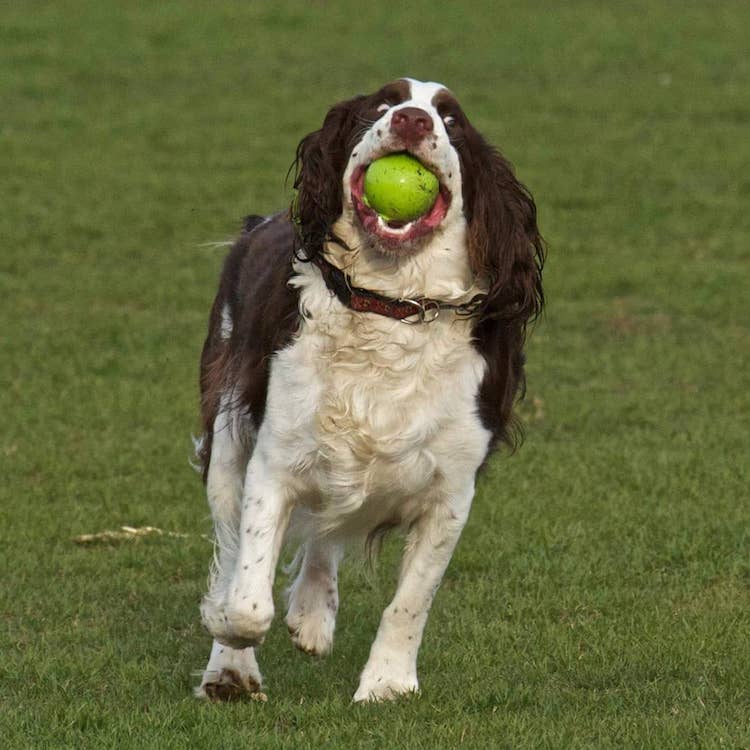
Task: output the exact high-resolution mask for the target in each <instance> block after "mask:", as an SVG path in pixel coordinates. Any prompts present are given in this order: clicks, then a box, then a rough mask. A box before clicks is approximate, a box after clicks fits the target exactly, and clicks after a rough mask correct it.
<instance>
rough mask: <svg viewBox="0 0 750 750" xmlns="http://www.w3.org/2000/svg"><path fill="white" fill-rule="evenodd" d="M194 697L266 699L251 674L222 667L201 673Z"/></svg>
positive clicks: (210, 699) (207, 698)
mask: <svg viewBox="0 0 750 750" xmlns="http://www.w3.org/2000/svg"><path fill="white" fill-rule="evenodd" d="M195 696H196V698H203V699H205V700H209V701H217V702H219V701H221V702H225V703H226V702H229V701H237V700H242V699H245V698H249V699H251V700H258V701H266V700H267V697H266V694H265V693H262V692H261V690H260V683H258V682H256V681H255V680H254V679H253V678H252V677H251V676H249V675H246V676H245V677H243V676H242V675H241V674H240V673H239V672H238V671H237V670H235V669H222V670H220V671H218V672H217V671H209V670H206V671H205V672H204V673H203V680H202V681H201V684H200V685H199V686H198V687H197V688H195Z"/></svg>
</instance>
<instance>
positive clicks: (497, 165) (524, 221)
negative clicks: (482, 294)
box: [464, 131, 545, 330]
mask: <svg viewBox="0 0 750 750" xmlns="http://www.w3.org/2000/svg"><path fill="white" fill-rule="evenodd" d="M471 136H472V137H470V138H467V144H466V145H467V146H468V147H469V148H468V149H467V150H468V152H469V158H470V159H471V162H472V164H471V165H470V166H469V165H467V166H469V169H468V172H469V174H470V175H471V177H470V178H469V180H468V185H467V188H468V189H467V190H466V194H465V196H464V200H465V202H466V209H465V210H466V215H467V219H468V221H469V260H470V262H471V266H472V270H473V271H474V272H475V273H476V274H477V276H478V277H479V278H481V279H484V280H485V281H486V283H487V284H488V286H489V288H488V293H487V301H486V304H485V306H484V310H483V314H484V317H489V318H501V319H504V320H506V321H515V322H517V323H520V324H521V329H522V330H523V327H524V326H525V325H526V323H527V322H528V321H529V320H532V319H534V318H535V317H536V316H538V315H539V313H540V312H541V310H542V306H543V304H544V294H543V292H542V267H543V266H544V257H545V247H544V240H543V239H542V237H541V235H540V233H539V229H538V227H537V224H536V205H535V204H534V199H533V198H532V197H531V194H530V193H529V191H528V190H527V189H526V188H525V187H524V186H523V185H522V184H521V183H520V182H519V181H518V180H517V179H516V177H515V175H514V174H513V167H512V166H511V165H510V163H509V162H508V161H507V160H506V159H505V158H504V157H503V156H502V155H501V154H500V153H498V151H497V150H495V149H494V148H493V147H492V146H490V145H489V144H488V143H486V142H485V141H484V139H483V138H482V137H481V136H480V135H479V134H478V133H476V131H475V132H474V133H472V134H471ZM465 171H467V170H465Z"/></svg>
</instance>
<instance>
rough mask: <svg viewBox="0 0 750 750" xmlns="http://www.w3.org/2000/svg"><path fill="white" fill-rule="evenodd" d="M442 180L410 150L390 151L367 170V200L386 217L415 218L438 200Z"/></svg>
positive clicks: (394, 218) (397, 219) (389, 219)
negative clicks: (410, 153) (403, 151)
mask: <svg viewBox="0 0 750 750" xmlns="http://www.w3.org/2000/svg"><path fill="white" fill-rule="evenodd" d="M439 188H440V183H439V181H438V178H437V177H435V175H434V174H432V172H430V171H429V170H428V169H427V168H426V167H425V166H424V165H423V164H422V163H421V162H419V161H418V160H417V159H415V158H414V157H413V156H409V154H389V155H388V156H384V157H382V158H381V159H377V160H376V161H374V162H372V164H370V166H369V167H368V168H367V172H366V173H365V188H364V199H365V203H366V204H367V205H368V206H369V207H370V208H371V209H373V211H377V212H378V213H379V214H380V215H381V216H382V217H383V219H385V221H413V220H414V219H417V218H419V217H420V216H422V215H423V214H426V213H427V212H428V211H429V210H430V209H431V208H432V206H433V204H434V203H435V198H437V194H438V189H439Z"/></svg>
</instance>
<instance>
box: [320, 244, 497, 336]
mask: <svg viewBox="0 0 750 750" xmlns="http://www.w3.org/2000/svg"><path fill="white" fill-rule="evenodd" d="M313 263H315V265H316V266H317V267H318V268H319V269H320V273H321V275H322V277H323V281H325V284H326V286H327V287H328V289H329V290H330V291H331V292H333V294H334V295H335V296H336V298H337V299H338V301H339V302H341V304H342V305H344V306H345V307H348V308H349V309H350V310H355V311H356V312H369V313H375V314H376V315H383V316H384V317H386V318H395V319H396V320H400V321H401V322H402V323H410V324H414V323H431V322H432V321H433V320H436V319H437V318H438V316H439V315H440V313H441V311H443V310H453V311H454V312H455V313H456V314H457V315H458V316H459V317H464V318H471V317H474V316H475V315H478V314H479V312H480V310H481V307H482V305H483V303H484V301H485V300H486V299H487V295H486V294H477V295H475V296H474V297H472V298H471V299H470V300H469V301H468V302H464V303H463V304H461V305H453V304H451V303H449V302H441V301H440V300H436V299H431V298H429V297H417V298H415V299H409V298H407V297H400V298H398V299H394V298H393V297H386V296H385V295H383V294H379V293H378V292H372V291H370V290H369V289H363V288H362V287H358V286H352V283H351V281H352V280H351V278H350V277H349V275H348V274H346V273H344V271H342V270H341V269H340V268H338V267H337V266H334V265H333V263H330V262H329V261H327V260H326V259H325V258H323V257H322V256H320V255H318V256H316V257H315V258H314V259H313ZM414 316H417V319H416V320H409V318H413V317H414Z"/></svg>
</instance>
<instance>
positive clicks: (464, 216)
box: [293, 78, 543, 317]
mask: <svg viewBox="0 0 750 750" xmlns="http://www.w3.org/2000/svg"><path fill="white" fill-rule="evenodd" d="M397 152H408V153H409V154H411V155H413V156H414V157H416V158H417V159H418V160H419V161H420V162H422V164H424V165H425V166H426V167H427V168H428V169H429V170H430V171H431V172H433V173H434V174H435V175H436V176H437V177H438V180H439V182H440V189H439V193H438V196H437V198H436V200H435V203H434V205H433V207H432V209H431V210H430V211H429V212H428V213H427V214H426V215H424V216H422V217H419V218H418V219H415V220H413V221H410V222H387V221H385V220H384V219H383V218H382V217H381V216H379V215H378V214H377V213H376V212H375V211H373V210H372V209H371V208H369V207H368V206H367V205H366V203H365V201H364V200H363V187H364V176H365V171H366V169H367V167H368V166H369V165H370V164H371V163H372V162H373V161H375V160H376V159H378V158H380V157H382V156H385V155H386V154H390V153H397ZM295 167H296V178H295V183H294V186H295V188H296V189H297V191H298V194H297V198H296V201H295V205H294V208H293V214H294V220H295V223H296V224H297V227H298V230H299V234H300V238H301V241H302V245H303V252H304V253H305V254H306V255H307V256H308V257H314V256H315V255H316V254H318V253H320V252H323V246H324V244H325V243H326V242H327V241H330V240H336V239H338V238H337V237H336V235H335V232H334V225H336V224H337V222H339V221H341V220H342V219H344V220H346V221H348V222H349V223H350V224H351V226H352V229H353V231H354V232H355V234H357V235H359V236H360V237H361V240H362V242H363V243H366V244H367V245H368V246H369V247H372V248H374V249H375V250H376V251H379V252H382V253H383V254H387V255H399V256H402V257H407V256H409V255H412V254H415V253H418V252H419V251H420V249H422V248H423V247H424V246H425V245H426V244H427V243H429V242H430V241H431V240H432V239H433V238H436V237H439V236H440V234H441V233H443V232H445V230H446V229H447V228H449V227H451V228H455V227H456V226H457V225H458V226H460V227H461V228H462V229H463V232H462V235H463V236H464V238H465V244H466V250H467V254H468V259H469V263H470V266H471V268H472V270H473V271H474V273H475V274H476V276H477V277H478V278H481V280H482V283H483V286H485V287H486V288H487V289H488V290H489V295H488V299H489V301H490V303H498V304H499V305H501V306H502V307H503V308H507V307H510V308H513V310H514V313H513V314H517V313H518V312H520V313H521V315H522V316H525V317H529V316H530V315H533V314H534V313H535V312H536V311H537V310H538V308H539V307H540V305H541V279H540V273H541V265H542V261H543V244H542V240H541V237H540V235H539V232H538V230H537V226H536V208H535V206H534V201H533V199H532V198H531V195H530V194H529V193H528V191H527V190H526V188H524V186H523V185H521V183H519V182H518V181H517V180H516V178H515V176H514V174H513V170H512V167H511V166H510V164H509V163H508V162H507V161H506V160H505V159H504V158H503V157H502V156H501V155H500V154H499V153H498V152H497V151H496V150H495V149H494V148H493V147H492V146H490V145H489V144H488V143H487V142H486V141H485V140H484V138H483V137H482V136H481V135H480V134H479V133H478V132H477V130H476V129H475V128H474V127H473V126H472V124H471V123H470V122H469V120H468V118H467V117H466V115H465V113H464V112H463V110H462V108H461V106H460V105H459V103H458V101H457V99H456V97H455V96H454V95H453V94H452V93H451V92H450V91H449V90H448V89H447V88H446V87H445V86H443V85H441V84H439V83H424V82H421V81H415V80H413V79H410V78H403V79H399V80H397V81H393V82H391V83H388V84H386V85H385V86H383V87H382V88H381V89H379V90H378V91H376V92H375V93H373V94H369V95H360V96H356V97H354V98H353V99H350V100H347V101H344V102H341V103H339V104H336V105H335V106H334V107H332V108H331V110H330V111H329V112H328V114H327V116H326V118H325V120H324V122H323V126H322V127H321V128H320V130H317V131H315V132H314V133H311V134H310V135H308V136H306V137H305V138H304V139H303V140H302V141H301V142H300V144H299V146H298V148H297V159H296V162H295ZM452 236H455V232H452Z"/></svg>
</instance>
